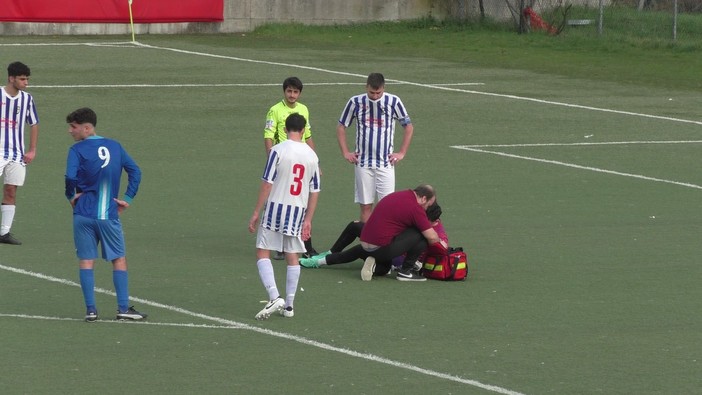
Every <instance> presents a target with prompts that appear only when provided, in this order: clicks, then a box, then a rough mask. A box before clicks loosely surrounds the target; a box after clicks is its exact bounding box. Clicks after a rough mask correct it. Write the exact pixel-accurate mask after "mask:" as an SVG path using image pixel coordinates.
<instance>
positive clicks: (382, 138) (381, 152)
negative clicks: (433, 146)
mask: <svg viewBox="0 0 702 395" xmlns="http://www.w3.org/2000/svg"><path fill="white" fill-rule="evenodd" d="M354 119H355V120H356V151H355V152H356V153H357V154H359V157H358V166H360V167H366V168H370V169H377V168H387V167H390V166H391V164H390V158H389V156H390V154H392V153H393V144H394V138H395V121H396V120H397V121H399V122H400V124H401V125H402V126H406V125H409V124H410V123H411V121H410V118H409V114H407V110H406V109H405V106H404V104H402V100H400V98H399V97H397V96H395V95H393V94H390V93H387V92H385V93H383V96H382V97H381V98H380V99H378V100H370V99H369V98H368V95H367V94H365V93H364V94H361V95H356V96H353V97H352V98H351V99H349V101H348V103H346V107H344V111H343V112H342V113H341V118H340V119H339V123H340V124H342V125H344V126H345V127H347V128H348V127H349V126H350V125H351V123H352V122H353V121H354Z"/></svg>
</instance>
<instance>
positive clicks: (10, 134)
mask: <svg viewBox="0 0 702 395" xmlns="http://www.w3.org/2000/svg"><path fill="white" fill-rule="evenodd" d="M0 90H1V91H2V92H0V101H1V102H2V103H1V104H0V158H2V159H4V160H9V161H11V162H18V163H24V130H25V126H26V125H27V124H29V125H35V124H37V123H39V116H38V115H37V109H36V107H35V106H34V99H33V98H32V95H30V94H29V93H27V92H24V91H19V93H18V94H17V96H15V97H11V96H10V95H8V94H7V92H5V88H4V87H3V88H0Z"/></svg>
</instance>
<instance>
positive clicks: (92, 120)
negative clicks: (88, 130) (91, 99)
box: [66, 107, 97, 126]
mask: <svg viewBox="0 0 702 395" xmlns="http://www.w3.org/2000/svg"><path fill="white" fill-rule="evenodd" d="M73 122H75V123H77V124H84V123H89V124H91V125H93V126H95V125H97V114H95V111H93V110H91V109H90V108H88V107H83V108H79V109H77V110H75V111H73V112H72V113H70V114H68V115H67V116H66V123H73Z"/></svg>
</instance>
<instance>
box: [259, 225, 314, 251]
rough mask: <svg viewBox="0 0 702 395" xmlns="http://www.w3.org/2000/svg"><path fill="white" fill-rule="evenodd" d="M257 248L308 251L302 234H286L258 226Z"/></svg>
mask: <svg viewBox="0 0 702 395" xmlns="http://www.w3.org/2000/svg"><path fill="white" fill-rule="evenodd" d="M256 248H260V249H262V250H269V251H285V252H299V253H302V252H306V251H307V249H306V248H305V243H304V242H303V241H302V237H300V236H286V235H284V234H282V233H279V232H275V231H272V230H270V229H266V228H264V227H263V226H259V227H258V233H257V234H256Z"/></svg>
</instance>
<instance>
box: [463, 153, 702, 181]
mask: <svg viewBox="0 0 702 395" xmlns="http://www.w3.org/2000/svg"><path fill="white" fill-rule="evenodd" d="M451 148H456V149H462V150H466V151H473V152H480V153H483V154H492V155H498V156H503V157H506V158H513V159H523V160H530V161H534V162H540V163H548V164H552V165H558V166H565V167H572V168H574V169H580V170H589V171H594V172H597V173H606V174H613V175H616V176H623V177H631V178H638V179H641V180H646V181H655V182H662V183H666V184H673V185H679V186H683V187H687V188H694V189H702V186H701V185H696V184H690V183H686V182H679V181H672V180H665V179H661V178H654V177H648V176H642V175H640V174H632V173H622V172H619V171H614V170H606V169H600V168H597V167H590V166H581V165H576V164H573V163H567V162H560V161H557V160H550V159H541V158H534V157H531V156H523V155H514V154H508V153H506V152H500V151H488V150H484V149H479V148H471V147H470V146H467V145H454V146H451Z"/></svg>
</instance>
